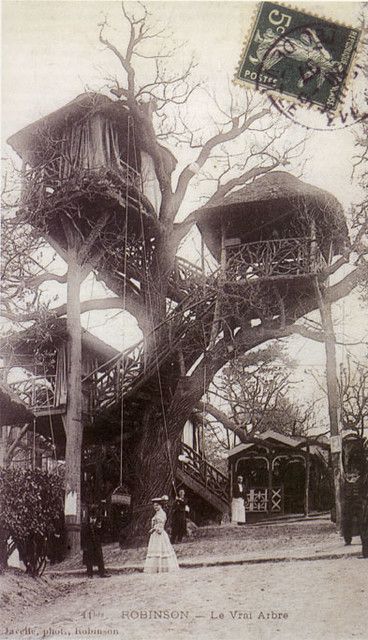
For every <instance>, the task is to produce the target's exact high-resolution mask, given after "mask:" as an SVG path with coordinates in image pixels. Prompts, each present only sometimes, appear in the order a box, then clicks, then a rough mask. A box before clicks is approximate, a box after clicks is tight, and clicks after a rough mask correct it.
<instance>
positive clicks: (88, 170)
mask: <svg viewBox="0 0 368 640" xmlns="http://www.w3.org/2000/svg"><path fill="white" fill-rule="evenodd" d="M92 175H96V176H97V178H101V179H103V178H104V177H106V178H107V177H110V178H112V179H115V180H116V181H117V182H118V183H123V184H124V185H129V186H132V187H134V188H135V189H137V190H139V191H142V181H141V175H140V173H139V172H138V171H136V169H134V168H133V167H131V166H129V165H128V164H127V163H126V162H125V161H124V160H122V159H121V158H118V159H117V160H116V162H106V163H104V164H101V165H96V166H92V167H83V166H81V165H80V164H78V163H75V162H73V160H71V159H70V158H68V157H67V156H64V155H58V156H56V157H54V158H52V159H50V160H48V161H46V162H44V163H42V164H39V165H37V166H36V167H34V168H32V169H29V170H27V171H25V172H24V174H23V178H24V189H23V195H24V197H25V198H26V200H27V199H28V198H29V196H31V197H32V196H33V195H34V194H35V192H38V193H42V194H43V195H44V197H47V196H51V195H52V194H53V193H54V191H55V190H56V189H59V188H60V187H62V186H63V185H64V184H68V186H71V187H72V185H71V181H73V183H74V182H75V186H76V187H77V185H80V184H81V183H83V181H85V180H87V179H88V178H90V177H91V176H92Z"/></svg>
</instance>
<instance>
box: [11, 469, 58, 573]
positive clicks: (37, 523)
mask: <svg viewBox="0 0 368 640" xmlns="http://www.w3.org/2000/svg"><path fill="white" fill-rule="evenodd" d="M62 509H63V488H62V482H61V479H60V477H59V476H57V475H56V474H49V473H47V472H45V471H41V470H39V469H35V470H31V469H27V470H21V469H0V511H1V513H2V526H3V527H4V529H5V531H6V532H7V534H8V537H11V538H12V540H13V542H14V544H15V546H16V548H17V549H18V552H19V557H20V559H21V560H22V561H23V562H24V564H25V565H26V569H27V573H29V574H30V575H32V576H33V577H35V576H37V575H40V574H41V573H42V571H43V570H44V568H45V564H46V561H45V558H46V546H47V538H48V536H49V535H50V534H52V533H53V532H54V531H55V530H56V528H57V523H58V521H59V519H60V518H61V517H62Z"/></svg>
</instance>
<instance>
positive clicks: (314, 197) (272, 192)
mask: <svg viewBox="0 0 368 640" xmlns="http://www.w3.org/2000/svg"><path fill="white" fill-rule="evenodd" d="M303 204H306V205H307V209H308V212H309V213H310V214H311V215H312V216H313V217H314V219H315V221H316V226H317V230H319V231H320V233H321V234H322V235H323V236H324V237H325V238H326V239H327V238H328V240H329V241H332V242H333V244H334V250H335V252H336V253H337V252H338V251H339V250H340V249H341V248H342V247H343V246H344V245H345V243H346V241H347V240H348V229H347V226H346V222H345V217H344V212H343V209H342V206H341V204H340V203H339V202H338V200H337V199H336V198H335V197H334V196H333V195H332V194H330V193H328V192H327V191H324V190H323V189H319V188H318V187H315V186H313V185H311V184H308V183H307V182H303V181H302V180H300V179H299V178H296V177H295V176H293V175H291V174H290V173H287V172H286V171H272V172H270V173H267V174H265V175H263V176H262V177H260V178H258V179H257V180H255V181H254V182H252V183H251V184H249V185H246V186H244V187H242V188H241V189H239V190H238V191H233V192H232V193H230V194H229V195H228V196H226V197H224V198H222V199H220V200H219V201H215V202H213V203H210V204H207V205H205V206H203V207H201V208H200V209H199V210H198V216H197V221H198V222H197V225H198V228H199V230H200V232H201V233H202V234H203V237H204V241H205V243H206V244H207V246H208V248H209V249H210V251H211V252H212V253H213V255H214V256H215V257H216V258H217V259H218V258H219V255H220V246H221V228H222V226H224V228H225V234H226V237H234V236H238V235H239V234H240V235H242V236H243V239H244V241H248V242H251V241H257V240H259V239H262V236H261V234H260V230H262V231H263V233H264V235H263V239H266V238H265V235H267V229H268V232H269V231H270V229H274V228H276V227H277V228H278V230H280V229H281V234H280V237H282V227H283V224H285V223H286V220H287V219H288V220H290V218H293V219H294V220H297V219H298V218H300V219H303V216H305V212H304V210H303V207H302V205H303Z"/></svg>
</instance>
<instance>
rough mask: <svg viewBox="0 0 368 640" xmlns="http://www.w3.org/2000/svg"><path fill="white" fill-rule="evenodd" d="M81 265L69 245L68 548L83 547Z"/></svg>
mask: <svg viewBox="0 0 368 640" xmlns="http://www.w3.org/2000/svg"><path fill="white" fill-rule="evenodd" d="M80 284H81V266H80V264H79V262H78V252H77V250H76V249H75V248H74V247H71V248H69V249H68V278H67V332H68V348H67V352H68V367H67V409H66V417H65V422H64V425H65V434H66V450H65V525H66V533H67V548H68V552H70V553H75V552H76V551H79V549H80V528H81V461H82V438H83V425H82V330H81V321H80Z"/></svg>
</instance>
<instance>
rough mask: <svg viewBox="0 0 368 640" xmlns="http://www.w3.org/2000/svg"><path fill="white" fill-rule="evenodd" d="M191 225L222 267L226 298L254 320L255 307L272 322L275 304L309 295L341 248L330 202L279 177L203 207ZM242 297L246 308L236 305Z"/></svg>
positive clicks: (340, 218)
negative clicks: (263, 308)
mask: <svg viewBox="0 0 368 640" xmlns="http://www.w3.org/2000/svg"><path fill="white" fill-rule="evenodd" d="M197 221H198V222H197V225H198V228H199V231H200V232H201V234H202V238H203V241H204V243H205V245H206V246H207V248H208V250H209V251H210V252H211V254H212V256H213V257H214V258H215V259H216V260H217V262H218V263H219V264H220V265H221V268H222V272H223V274H224V276H225V277H224V289H225V293H227V294H228V296H229V298H230V299H231V295H233V302H232V304H233V306H235V305H238V307H239V311H240V313H241V315H244V314H245V315H248V317H250V318H252V317H253V318H257V317H259V306H260V305H262V303H263V304H265V305H266V306H267V305H269V306H270V315H271V316H272V315H276V314H277V313H279V309H278V305H279V302H280V299H281V300H283V301H284V302H285V301H288V302H290V301H293V300H295V298H296V297H297V296H298V295H303V294H306V295H308V293H309V292H310V290H311V286H312V281H313V277H314V276H315V275H316V274H321V272H323V270H324V268H325V267H326V266H327V265H328V264H329V263H330V262H331V260H332V258H333V256H335V255H337V254H340V253H341V252H342V251H343V249H344V247H345V245H346V243H347V241H348V231H347V226H346V222H345V218H344V214H343V210H342V207H341V205H340V204H339V202H338V201H337V200H336V198H335V197H334V196H332V195H331V194H329V193H327V192H326V191H323V190H322V189H318V188H316V187H314V186H312V185H310V184H307V183H305V182H302V181H301V180H299V179H298V178H295V177H294V176H292V175H291V174H289V173H286V172H283V171H274V172H271V173H268V174H266V175H264V176H262V177H261V178H258V179H257V180H255V181H254V182H253V183H251V184H249V185H247V186H245V187H243V188H241V189H239V190H238V191H235V192H233V193H231V194H230V195H228V196H227V197H225V198H222V199H221V200H217V201H216V200H215V201H214V202H212V203H211V202H209V203H208V204H207V205H206V206H204V207H202V208H201V209H199V211H198V217H197ZM245 291H247V296H246V305H245V304H242V303H241V302H239V300H240V299H241V297H242V296H243V298H244V293H245ZM254 291H256V293H257V295H256V296H255V297H256V300H254V301H253V302H252V292H254ZM262 297H263V300H262ZM272 301H276V304H275V308H273V309H272V308H271V307H272ZM257 305H258V308H257Z"/></svg>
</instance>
